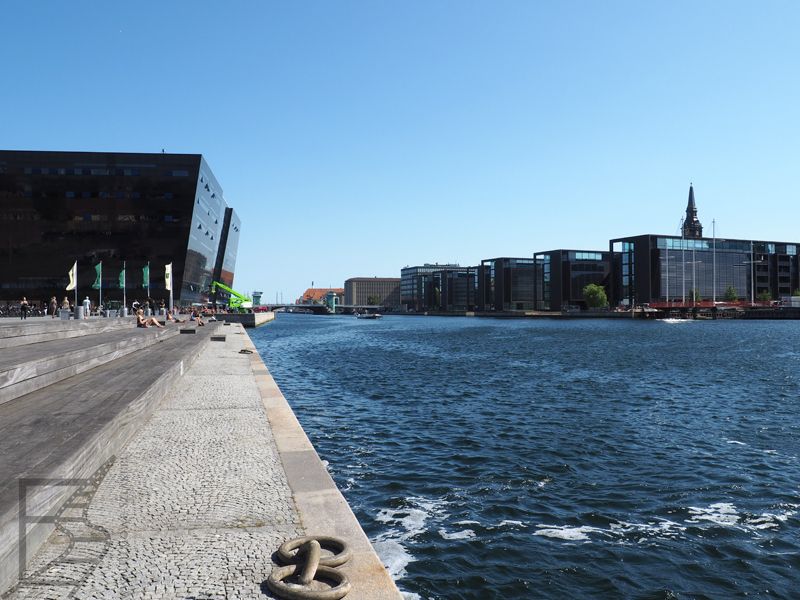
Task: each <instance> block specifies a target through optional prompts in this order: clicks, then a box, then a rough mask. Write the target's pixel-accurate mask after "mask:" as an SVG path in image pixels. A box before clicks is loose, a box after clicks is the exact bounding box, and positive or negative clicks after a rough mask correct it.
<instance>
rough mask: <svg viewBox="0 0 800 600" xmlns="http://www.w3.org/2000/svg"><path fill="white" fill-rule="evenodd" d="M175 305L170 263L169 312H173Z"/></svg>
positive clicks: (170, 264)
mask: <svg viewBox="0 0 800 600" xmlns="http://www.w3.org/2000/svg"><path fill="white" fill-rule="evenodd" d="M174 306H175V305H174V304H173V300H172V263H169V312H172V308H173V307H174Z"/></svg>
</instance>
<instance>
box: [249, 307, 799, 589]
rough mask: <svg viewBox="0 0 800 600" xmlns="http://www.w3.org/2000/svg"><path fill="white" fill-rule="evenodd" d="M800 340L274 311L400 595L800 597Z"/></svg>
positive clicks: (283, 360) (297, 374) (266, 349)
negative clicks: (364, 319) (331, 315)
mask: <svg viewBox="0 0 800 600" xmlns="http://www.w3.org/2000/svg"><path fill="white" fill-rule="evenodd" d="M798 333H800V322H791V321H789V322H743V321H733V322H730V321H716V322H687V323H677V324H669V323H663V322H638V321H637V322H630V321H627V320H623V321H586V322H584V321H568V322H559V321H555V320H535V321H531V320H526V321H521V320H509V321H505V320H492V319H466V318H435V317H427V318H426V317H385V318H384V319H382V320H380V321H363V320H361V321H359V320H357V319H355V318H352V317H315V316H309V315H283V314H282V315H279V316H278V319H277V320H276V321H275V322H274V323H272V324H270V325H268V326H266V327H262V328H260V329H257V330H255V331H253V334H252V337H253V340H254V342H255V344H256V346H257V347H258V348H259V351H260V353H261V355H262V357H263V358H264V361H265V362H266V364H267V366H268V367H269V369H270V371H271V372H272V374H273V376H274V377H275V379H276V381H277V382H278V384H279V385H280V387H281V389H282V391H283V392H284V394H285V396H286V398H287V399H288V401H289V402H290V404H291V405H292V407H293V408H294V410H295V412H296V413H297V416H298V418H299V419H300V422H301V423H302V425H303V427H304V428H305V430H306V432H307V433H308V435H309V437H310V438H311V440H312V442H313V443H314V445H315V447H316V448H317V450H318V452H319V454H320V455H321V457H322V458H323V459H325V460H327V461H329V463H330V466H329V468H330V471H331V474H332V475H333V477H334V479H335V480H336V482H337V484H338V485H339V487H340V488H341V489H342V491H343V492H344V494H345V496H346V497H347V499H348V501H349V502H350V504H351V506H352V507H353V510H354V512H355V513H356V516H357V517H358V519H359V521H360V522H361V524H362V526H363V528H364V530H365V531H366V532H367V534H368V535H369V536H370V538H371V539H372V540H373V543H374V545H375V547H376V550H377V551H378V553H379V554H380V556H381V558H382V559H383V561H384V563H385V564H386V565H387V566H388V568H389V569H390V571H391V572H392V574H393V576H394V577H395V580H396V581H397V582H398V585H399V587H400V588H401V589H402V590H403V591H404V592H405V593H406V595H407V597H409V598H425V599H429V600H432V599H434V598H435V599H455V598H476V599H477V598H480V599H486V598H554V599H559V600H560V599H565V598H642V599H645V598H647V599H656V598H665V599H667V598H739V597H744V596H748V597H755V598H800V529H799V527H800V462H798V455H799V454H800V402H799V401H798V398H800V378H799V375H798V373H800V336H798Z"/></svg>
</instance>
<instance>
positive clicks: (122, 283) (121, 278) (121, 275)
mask: <svg viewBox="0 0 800 600" xmlns="http://www.w3.org/2000/svg"><path fill="white" fill-rule="evenodd" d="M119 287H121V288H124V287H125V267H122V271H120V272H119Z"/></svg>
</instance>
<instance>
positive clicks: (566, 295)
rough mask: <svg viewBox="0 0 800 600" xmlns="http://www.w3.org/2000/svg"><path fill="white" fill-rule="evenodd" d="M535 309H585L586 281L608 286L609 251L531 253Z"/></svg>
mask: <svg viewBox="0 0 800 600" xmlns="http://www.w3.org/2000/svg"><path fill="white" fill-rule="evenodd" d="M534 259H535V261H536V310H559V311H560V310H562V309H563V308H565V307H570V306H573V307H574V306H577V307H581V308H586V300H585V299H584V297H583V288H584V287H586V286H587V285H588V284H590V283H594V284H597V285H601V286H603V287H605V288H606V289H607V288H608V284H609V274H610V272H611V254H610V253H609V252H598V251H593V250H550V251H549V252H539V253H537V254H536V255H534Z"/></svg>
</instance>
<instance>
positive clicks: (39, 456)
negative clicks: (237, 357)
mask: <svg viewBox="0 0 800 600" xmlns="http://www.w3.org/2000/svg"><path fill="white" fill-rule="evenodd" d="M202 329H203V330H202V331H198V333H197V334H196V335H177V328H174V329H173V330H171V331H169V332H168V333H169V334H168V335H163V332H162V331H160V330H159V331H158V332H157V335H158V334H162V335H161V336H159V340H160V343H156V344H154V345H151V346H150V347H145V348H140V349H138V350H136V351H133V352H130V353H129V354H128V355H127V356H126V357H125V358H124V359H119V358H117V359H116V360H112V361H110V362H107V363H106V364H103V365H100V366H98V367H95V368H93V369H91V370H88V371H85V372H83V373H80V374H78V375H75V376H73V377H69V378H67V379H64V380H62V381H59V382H57V383H54V384H52V385H48V386H47V387H45V388H43V389H39V390H37V391H34V392H32V393H30V394H27V395H26V396H25V397H24V398H23V399H21V400H19V401H16V402H7V403H5V404H1V405H0V594H2V593H3V592H4V591H5V590H6V589H8V587H9V586H10V585H12V584H13V582H14V580H15V579H16V576H17V569H18V565H19V553H18V550H19V545H20V541H21V540H20V537H19V520H18V515H19V509H20V506H19V498H20V480H21V479H31V478H34V479H38V481H37V482H29V485H28V487H27V488H26V493H25V496H26V506H25V510H24V512H25V514H26V515H30V516H31V518H34V516H36V515H38V516H42V515H50V514H53V513H54V511H55V510H56V509H57V508H58V507H59V506H61V504H62V503H64V502H66V501H68V499H69V497H70V494H71V493H72V492H73V491H74V490H75V487H70V486H68V485H65V484H64V483H62V484H58V481H59V480H64V479H69V480H74V479H81V478H84V479H85V478H89V477H91V475H92V474H93V473H95V471H97V470H98V469H99V468H100V467H101V466H102V465H104V463H106V462H107V461H108V460H109V459H110V458H111V457H113V456H114V455H115V454H117V453H118V452H119V451H120V450H121V449H122V448H123V447H124V445H125V444H126V443H127V442H128V441H129V440H130V439H131V437H132V436H133V435H134V434H135V433H136V431H137V430H138V429H139V427H140V426H141V425H142V424H143V423H144V422H146V421H147V419H149V418H150V415H151V414H152V412H153V410H155V408H156V407H157V406H158V405H159V404H160V403H161V401H162V400H163V398H164V397H165V396H166V394H167V393H168V391H169V390H170V388H171V387H172V386H173V385H174V383H175V380H176V379H178V378H180V377H181V376H182V375H183V373H184V371H185V370H186V369H187V368H188V366H189V365H191V364H192V363H193V362H194V360H195V358H196V357H197V356H198V355H199V354H200V352H202V350H203V349H204V348H205V347H206V346H207V345H208V343H209V340H210V337H211V335H212V334H213V333H214V332H215V331H216V329H217V328H216V327H213V326H212V327H205V328H202ZM144 332H145V333H156V332H155V331H153V330H150V329H146V330H144ZM45 480H47V481H45ZM29 527H30V529H29V531H28V534H27V536H26V538H25V540H24V547H25V552H26V557H27V558H30V557H32V556H33V555H34V554H35V553H36V550H37V549H38V547H39V546H40V545H41V543H42V542H43V541H44V540H45V539H47V536H48V535H49V534H50V532H51V531H52V529H53V525H52V524H51V523H47V522H39V524H37V525H33V523H32V522H31V523H30V525H29Z"/></svg>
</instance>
